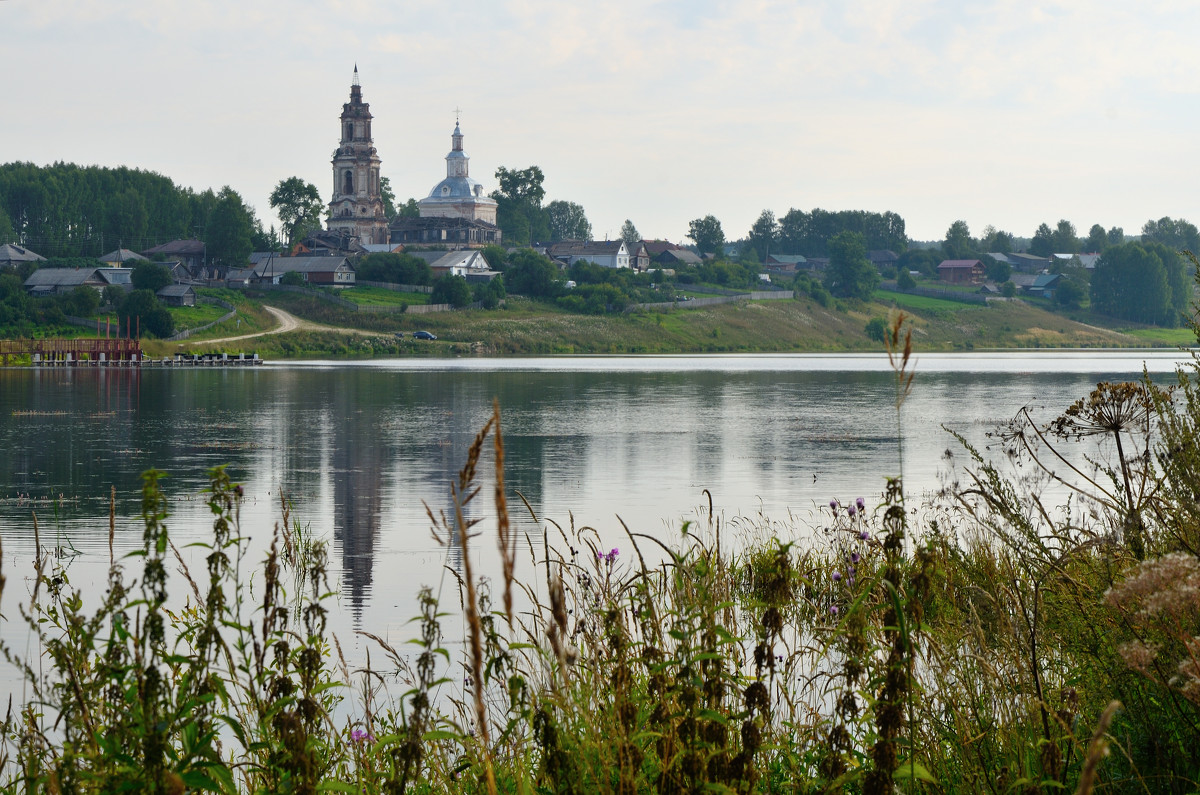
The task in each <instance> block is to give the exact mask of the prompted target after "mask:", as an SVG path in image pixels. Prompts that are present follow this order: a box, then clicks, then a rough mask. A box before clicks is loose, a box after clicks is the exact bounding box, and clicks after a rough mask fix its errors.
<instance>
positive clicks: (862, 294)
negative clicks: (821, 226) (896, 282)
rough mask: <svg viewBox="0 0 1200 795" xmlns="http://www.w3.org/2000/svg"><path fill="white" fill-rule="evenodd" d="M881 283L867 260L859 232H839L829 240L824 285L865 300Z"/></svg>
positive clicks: (865, 249) (845, 295) (850, 296)
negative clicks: (827, 264)
mask: <svg viewBox="0 0 1200 795" xmlns="http://www.w3.org/2000/svg"><path fill="white" fill-rule="evenodd" d="M878 286H879V271H877V270H876V269H875V266H874V265H872V264H871V263H870V261H869V260H867V244H866V241H864V240H863V236H862V235H860V234H858V233H857V232H839V233H838V234H837V235H835V236H834V237H833V239H832V240H830V241H829V268H828V269H827V270H826V271H825V287H826V288H827V289H828V290H829V292H831V293H833V294H834V295H835V296H837V297H839V298H857V299H859V300H862V301H866V300H867V299H869V298H870V297H871V294H872V293H874V292H875V288H876V287H878Z"/></svg>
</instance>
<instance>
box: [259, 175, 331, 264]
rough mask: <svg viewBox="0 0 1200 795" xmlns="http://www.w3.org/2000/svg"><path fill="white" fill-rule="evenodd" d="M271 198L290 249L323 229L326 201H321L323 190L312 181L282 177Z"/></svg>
mask: <svg viewBox="0 0 1200 795" xmlns="http://www.w3.org/2000/svg"><path fill="white" fill-rule="evenodd" d="M269 201H270V202H271V207H273V208H274V209H275V212H276V214H277V215H278V216H279V222H280V223H281V224H283V230H284V234H285V235H287V242H288V248H291V247H292V246H294V245H295V244H296V243H297V242H299V241H300V240H303V239H304V236H305V235H307V234H308V233H309V232H312V231H313V230H315V229H320V228H321V217H322V215H323V214H324V212H325V203H324V202H323V201H322V200H321V192H320V191H319V190H317V186H316V185H314V184H312V183H311V182H305V181H304V180H302V179H300V178H299V177H288V178H287V179H282V180H280V181H279V184H278V185H276V186H275V190H273V191H271V197H270V200H269Z"/></svg>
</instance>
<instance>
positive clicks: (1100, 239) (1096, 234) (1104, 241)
mask: <svg viewBox="0 0 1200 795" xmlns="http://www.w3.org/2000/svg"><path fill="white" fill-rule="evenodd" d="M1083 247H1084V249H1086V252H1087V253H1088V254H1103V253H1104V249H1106V248H1108V233H1107V232H1105V231H1104V227H1102V226H1100V224H1092V228H1091V229H1089V230H1088V236H1087V240H1085V241H1083Z"/></svg>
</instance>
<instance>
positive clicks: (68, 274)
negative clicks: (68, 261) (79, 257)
mask: <svg viewBox="0 0 1200 795" xmlns="http://www.w3.org/2000/svg"><path fill="white" fill-rule="evenodd" d="M101 270H106V269H104V268H38V269H37V270H35V271H34V272H33V273H31V274H29V278H28V279H26V280H25V283H24V287H25V289H26V290H27V291H29V294H30V295H63V294H65V293H69V292H71V291H72V290H74V289H75V288H76V287H92V288H94V289H95V290H96V291H97V292H100V291H103V290H104V288H105V287H107V286H108V285H109V282H108V280H107V279H105V278H104V276H102V275H101V274H100V271H101Z"/></svg>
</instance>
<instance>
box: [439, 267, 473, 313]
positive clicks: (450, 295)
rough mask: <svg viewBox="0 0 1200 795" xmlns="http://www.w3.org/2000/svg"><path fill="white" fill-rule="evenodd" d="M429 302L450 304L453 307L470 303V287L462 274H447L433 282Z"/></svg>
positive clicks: (461, 306)
mask: <svg viewBox="0 0 1200 795" xmlns="http://www.w3.org/2000/svg"><path fill="white" fill-rule="evenodd" d="M429 303H431V304H450V306H452V307H454V308H455V309H462V308H464V307H467V306H470V305H471V288H470V286H468V285H467V280H466V279H464V278H463V277H462V276H454V275H451V274H447V275H445V276H443V277H441V278H440V279H438V280H437V281H435V282H434V283H433V292H432V293H431V294H430V296H429Z"/></svg>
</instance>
